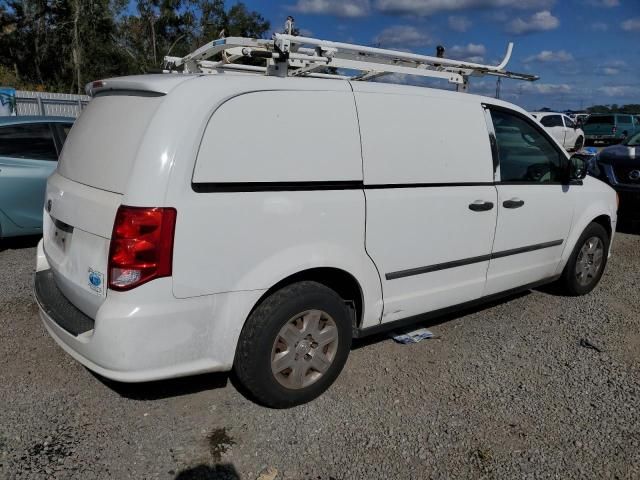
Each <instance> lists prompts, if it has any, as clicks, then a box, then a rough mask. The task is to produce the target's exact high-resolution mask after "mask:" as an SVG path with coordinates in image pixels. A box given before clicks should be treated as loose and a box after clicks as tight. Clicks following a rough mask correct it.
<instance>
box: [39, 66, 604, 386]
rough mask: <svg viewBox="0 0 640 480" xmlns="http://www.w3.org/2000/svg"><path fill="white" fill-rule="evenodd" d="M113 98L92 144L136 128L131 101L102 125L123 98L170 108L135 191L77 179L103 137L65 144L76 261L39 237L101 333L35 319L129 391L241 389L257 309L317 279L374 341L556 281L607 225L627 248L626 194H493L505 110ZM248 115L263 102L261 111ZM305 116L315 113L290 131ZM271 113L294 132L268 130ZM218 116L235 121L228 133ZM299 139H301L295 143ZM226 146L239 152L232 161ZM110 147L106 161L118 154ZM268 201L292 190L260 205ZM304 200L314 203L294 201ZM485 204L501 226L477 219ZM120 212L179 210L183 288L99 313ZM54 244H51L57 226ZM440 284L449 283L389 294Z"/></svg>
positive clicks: (224, 87) (55, 185) (430, 94)
mask: <svg viewBox="0 0 640 480" xmlns="http://www.w3.org/2000/svg"><path fill="white" fill-rule="evenodd" d="M147 79H148V81H147ZM106 84H107V85H108V86H109V88H110V89H113V90H114V91H113V92H110V96H105V97H101V96H98V98H97V100H100V102H96V103H95V105H94V106H96V108H95V109H94V110H95V112H100V113H101V115H102V118H101V119H100V115H98V116H97V117H96V119H99V120H100V121H99V122H93V120H91V117H90V116H87V117H86V118H85V119H89V120H88V121H87V124H86V125H87V126H86V128H87V129H89V127H91V125H93V124H94V123H104V122H116V121H120V122H123V124H125V126H126V124H127V122H135V121H136V120H135V119H136V118H137V117H136V116H135V115H134V114H133V112H128V109H129V108H133V107H134V106H135V105H137V104H136V102H135V101H132V102H130V103H128V104H127V103H126V102H124V103H123V102H121V101H120V99H119V100H117V101H116V103H114V104H113V107H115V106H118V107H120V109H118V108H112V106H108V107H106V108H104V109H103V108H102V107H101V105H103V104H106V103H107V102H108V101H109V99H112V100H113V99H118V98H119V97H118V90H119V89H123V90H127V92H128V93H127V96H126V97H123V98H137V97H136V93H135V92H136V91H151V92H156V93H157V94H161V96H152V97H141V98H145V99H149V98H150V99H152V100H153V101H154V102H155V103H154V105H153V109H154V110H153V114H152V115H150V116H149V118H147V119H145V120H144V125H143V127H144V128H141V127H142V125H139V124H136V126H135V128H134V130H136V129H137V130H136V131H137V132H138V134H137V135H138V137H136V138H135V139H133V138H132V139H129V140H127V142H129V143H127V145H129V146H128V147H127V149H128V153H130V154H131V155H132V157H131V160H130V162H129V163H127V165H126V168H127V174H126V176H119V177H118V178H115V177H110V176H107V175H105V176H103V177H99V176H100V175H102V174H101V173H100V172H101V169H96V171H94V173H91V170H90V169H86V171H85V170H83V166H82V158H86V152H88V151H90V149H91V148H92V145H93V144H94V141H93V139H92V135H93V134H95V126H94V127H91V129H90V130H91V131H88V132H85V133H86V136H85V135H79V134H78V135H74V136H72V137H70V139H71V140H73V143H74V144H75V145H71V146H70V147H69V148H67V149H66V150H65V155H66V156H67V157H68V162H67V166H71V165H74V169H76V167H75V166H77V171H74V172H70V171H66V170H64V169H66V168H67V167H64V168H61V169H60V170H59V172H58V173H57V174H54V175H53V176H52V177H51V178H50V180H49V185H48V190H47V200H52V210H51V215H50V218H52V219H56V220H59V221H60V222H64V223H65V224H67V225H69V226H71V227H73V237H72V240H71V243H72V247H73V248H72V249H71V250H67V251H65V252H62V253H61V252H60V251H56V250H55V243H54V242H53V240H52V237H51V233H47V230H45V238H44V242H43V245H41V247H40V248H39V251H38V266H37V269H38V271H43V270H47V269H51V270H53V273H54V278H55V279H56V283H57V286H58V287H59V289H60V290H61V291H62V293H63V294H64V296H65V297H66V298H68V299H69V300H70V301H71V303H73V304H74V305H76V306H77V307H78V308H79V309H80V310H81V311H83V312H84V313H85V314H87V315H88V316H89V317H91V318H92V319H93V320H94V322H95V324H94V328H93V330H91V331H89V332H86V333H84V334H81V335H79V336H73V335H71V334H69V333H67V332H66V331H64V330H62V329H61V328H60V327H59V326H58V324H56V322H55V321H54V320H52V319H51V318H50V317H49V315H48V314H47V313H45V311H46V309H45V308H41V316H42V318H43V321H44V323H45V325H46V327H47V329H48V331H49V332H50V333H51V334H52V336H53V337H54V338H55V339H56V341H57V342H58V343H60V345H62V347H63V348H64V349H65V350H66V351H68V352H69V353H70V354H71V355H73V356H74V357H75V358H76V359H78V360H79V361H81V362H82V363H83V364H85V365H87V366H88V367H89V368H91V369H93V370H95V371H97V372H98V373H100V374H102V375H105V376H107V377H109V378H114V379H116V380H121V381H144V380H153V379H159V378H167V377H174V376H181V375H188V374H192V373H201V372H205V371H219V370H228V369H229V368H231V366H232V364H233V358H234V355H235V348H236V344H237V341H238V338H239V335H240V332H241V330H242V327H243V325H244V322H245V321H246V319H247V317H248V315H249V313H250V312H251V311H252V309H253V308H254V307H255V305H256V303H257V302H258V301H259V299H260V298H261V297H262V296H263V295H264V294H265V292H266V291H267V290H268V289H270V288H272V287H274V286H275V285H276V284H278V283H279V282H281V281H283V280H285V279H287V278H288V277H290V276H292V275H295V274H297V273H299V272H304V271H307V270H312V269H316V268H320V267H323V268H333V269H338V270H340V271H342V272H346V273H348V274H349V275H350V276H352V277H353V278H354V279H355V280H356V282H357V284H358V288H359V290H360V292H361V296H362V298H361V300H362V315H361V318H360V319H359V323H358V325H357V326H358V327H361V328H366V327H371V326H376V325H378V324H380V323H381V322H389V321H393V320H396V319H401V318H405V317H409V316H412V315H414V314H419V313H423V312H427V311H431V310H437V309H440V308H445V307H449V306H452V305H455V304H459V303H463V302H466V301H469V300H474V299H477V298H479V297H481V296H482V295H487V294H489V293H490V292H493V291H500V290H501V289H504V290H506V289H511V288H514V287H517V286H520V285H524V284H526V283H529V281H530V280H531V281H536V280H540V279H543V278H546V277H547V276H548V275H553V274H557V273H558V272H559V271H561V270H562V268H563V265H564V263H566V261H567V259H568V256H569V255H570V253H571V250H572V249H573V246H574V244H575V242H576V240H577V238H578V236H579V235H580V233H581V232H582V230H583V229H584V228H585V226H586V225H588V223H589V222H590V221H592V220H593V219H594V218H596V217H598V216H601V215H606V216H607V217H609V218H610V219H611V222H612V224H613V227H614V229H615V209H616V207H615V193H613V190H611V189H610V188H609V187H607V186H606V185H604V184H603V183H601V182H598V181H597V180H593V179H589V178H588V179H585V181H584V185H582V186H578V185H576V186H572V187H570V188H568V190H567V191H566V192H565V191H563V190H562V189H561V187H559V188H558V189H556V191H555V193H552V194H551V195H548V196H545V195H542V194H541V193H540V192H537V191H536V189H535V188H530V189H529V190H527V189H526V188H525V186H513V188H511V186H506V185H496V184H494V181H495V180H499V178H498V179H494V165H493V164H494V162H493V159H492V154H491V148H490V144H489V135H488V131H487V126H486V121H485V117H484V112H483V110H482V106H481V104H482V103H490V104H497V105H500V106H502V107H504V108H510V109H513V110H515V111H518V112H520V113H523V112H522V110H521V109H518V108H517V107H514V106H512V105H510V104H507V103H505V102H500V101H497V100H494V99H485V98H480V97H475V96H472V95H462V94H456V93H453V92H444V91H436V90H429V89H423V88H416V87H404V86H393V85H382V84H358V83H354V84H353V90H352V85H351V84H349V83H348V82H345V81H338V80H317V79H294V78H276V77H258V76H242V75H233V74H229V73H222V74H220V75H210V76H188V75H179V76H172V75H166V76H150V77H132V78H125V79H113V80H107V81H106ZM354 92H355V93H354ZM145 95H146V94H145ZM276 97H277V99H278V100H277V101H274V99H275V98H276ZM250 98H253V99H258V98H259V100H258V101H256V102H253V101H251V102H248V103H247V102H246V100H247V99H250ZM101 99H102V100H101ZM299 99H302V100H301V101H302V102H307V103H306V105H307V107H312V108H313V109H314V111H313V112H309V111H305V114H304V116H301V114H299V115H298V118H297V119H296V120H298V119H299V120H300V121H299V122H292V121H291V118H290V117H291V115H293V114H295V113H296V112H297V110H296V100H299ZM94 101H95V100H94ZM234 103H235V105H234ZM274 104H275V106H274ZM267 105H271V107H269V108H270V110H269V111H264V109H265V108H267ZM98 107H100V109H99V110H98ZM227 107H233V108H232V109H231V110H226V109H227ZM236 107H237V110H235V113H234V109H236ZM277 108H279V109H280V112H281V113H280V114H281V115H284V116H285V118H282V117H278V115H275V116H274V111H275V110H276V109H277ZM252 109H254V110H255V111H253V110H252ZM218 111H219V112H218ZM336 112H338V113H336ZM356 112H357V115H356ZM129 113H131V115H129ZM218 113H221V114H224V115H226V117H224V118H223V117H221V123H218V119H217V118H216V115H217V114H218ZM252 114H253V115H255V119H257V120H255V121H253V120H251V119H249V120H247V125H250V126H251V128H250V129H248V130H247V131H238V128H236V127H234V128H231V127H233V126H234V125H238V118H241V119H243V118H244V119H246V118H250V117H251V115H252ZM92 115H93V114H92ZM83 122H84V120H83V118H82V117H81V118H80V119H79V120H78V123H77V124H76V126H74V129H75V128H76V127H78V125H80V126H79V127H78V130H77V132H81V131H83V129H85V127H84V126H83ZM252 122H254V123H252ZM460 122H463V124H464V129H465V134H464V138H463V139H462V140H461V137H460V125H461V124H460ZM452 125H455V128H453V127H452ZM208 126H210V127H211V128H214V130H211V131H208ZM300 126H303V127H304V128H302V129H301V128H300ZM259 127H261V128H259ZM114 128H115V127H114ZM225 129H227V130H225ZM291 130H295V131H296V132H301V133H298V134H296V135H295V138H289V137H288V132H289V131H291ZM220 132H222V133H223V135H222V136H223V137H224V138H226V139H229V138H230V137H231V138H232V140H233V141H232V142H230V144H229V145H227V144H225V143H224V141H223V140H221V139H219V138H217V134H218V133H220ZM210 134H211V136H209V135H210ZM112 140H113V141H117V139H112ZM134 140H135V141H134ZM134 144H136V145H135V147H134V146H133V145H134ZM100 145H102V144H100ZM123 145H124V144H123ZM103 147H104V148H105V151H104V152H100V155H101V156H102V155H103V154H104V153H107V154H108V153H109V152H111V151H112V150H109V149H110V148H112V147H109V146H108V145H106V144H104V145H103ZM117 148H119V147H113V149H114V150H113V151H115V150H117ZM133 150H135V152H134V151H133ZM401 167H402V168H401ZM123 168H124V166H123ZM497 171H498V172H499V169H498V170H497ZM96 172H97V173H96ZM65 174H66V175H65ZM121 174H122V172H118V175H121ZM92 175H93V177H92ZM96 175H98V177H96ZM114 175H115V174H114ZM74 179H75V181H74ZM265 182H267V183H268V182H274V183H276V184H279V186H278V187H277V188H271V189H269V188H266V189H260V188H255V189H252V188H253V187H252V185H254V184H256V183H259V184H260V183H265ZM296 182H305V184H304V185H303V186H301V187H300V188H297V187H296V186H295V183H296ZM314 182H315V183H314ZM326 182H329V185H327V184H326ZM331 182H342V183H338V184H336V185H333V186H332V185H331ZM291 183H293V184H294V188H289V187H291V185H289V184H291ZM316 183H317V184H318V185H316ZM343 183H344V185H343ZM402 184H419V185H408V186H404V185H402ZM88 185H99V187H100V188H95V187H91V186H88ZM400 187H403V188H400ZM507 187H509V188H507ZM114 192H118V193H114ZM513 196H518V197H523V199H525V200H526V201H527V202H526V205H527V206H530V210H527V215H526V216H525V215H522V216H520V217H517V216H516V215H515V214H516V213H518V214H521V213H523V212H524V211H525V210H524V209H519V210H514V211H512V212H509V215H507V214H506V213H505V212H503V209H502V208H501V207H500V205H501V202H502V201H503V199H505V198H511V197H513ZM476 201H481V202H491V203H493V204H494V206H493V207H492V208H491V209H489V210H487V211H472V210H470V209H469V205H470V204H473V203H475V202H476ZM120 205H129V206H140V207H171V208H175V209H176V211H177V220H176V231H175V238H174V247H173V272H172V276H171V277H167V278H159V279H155V280H152V281H151V282H149V283H146V284H144V285H142V286H139V287H137V288H135V289H133V290H131V291H127V292H115V291H112V290H106V291H105V292H104V294H101V295H97V294H96V292H95V291H91V290H90V289H89V288H88V285H87V277H86V274H87V268H95V269H98V270H100V271H101V270H102V269H105V272H104V273H106V265H107V260H108V259H107V257H108V250H109V243H110V237H111V233H112V229H113V221H114V217H115V214H116V211H117V209H118V206H120ZM511 214H513V215H511ZM529 214H531V215H529ZM45 216H47V215H45ZM525 217H526V218H525ZM532 219H534V220H533V221H532ZM51 223H53V220H51ZM48 231H49V232H53V233H54V236H55V230H53V229H52V227H51V226H50V225H49V229H48ZM494 233H495V239H494ZM556 237H557V238H556ZM560 238H562V240H563V244H562V246H560V247H558V248H557V249H548V250H547V251H545V252H544V253H541V252H538V253H536V254H535V255H534V256H528V255H529V253H526V254H523V255H516V256H513V257H512V259H509V261H508V262H503V261H501V260H503V259H497V260H496V259H493V260H489V258H490V257H491V255H492V253H494V252H496V251H498V249H509V248H517V247H519V246H521V243H522V242H524V243H525V244H530V243H534V242H544V241H546V240H547V239H553V240H555V239H560ZM474 257H478V258H479V259H478V260H476V261H473V262H471V263H467V264H465V265H461V266H457V267H456V266H451V265H450V266H446V265H445V266H444V267H443V266H442V265H443V264H447V263H449V262H456V261H458V260H460V259H469V258H474ZM434 265H440V267H442V268H440V267H439V268H438V269H435V270H433V271H429V272H426V273H423V274H418V275H411V276H406V277H400V278H395V279H393V280H388V279H387V278H386V274H389V273H394V272H396V273H397V272H401V271H403V270H410V269H413V268H420V267H430V266H434ZM487 273H488V274H489V277H488V278H489V280H488V281H487ZM538 277H539V278H538ZM105 281H106V275H105Z"/></svg>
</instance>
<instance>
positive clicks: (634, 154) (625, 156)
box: [598, 144, 640, 167]
mask: <svg viewBox="0 0 640 480" xmlns="http://www.w3.org/2000/svg"><path fill="white" fill-rule="evenodd" d="M598 161H599V162H601V163H607V164H609V165H616V166H619V167H634V166H640V147H629V146H627V145H622V144H620V145H612V146H611V147H607V148H605V149H603V150H602V151H601V152H600V154H599V155H598Z"/></svg>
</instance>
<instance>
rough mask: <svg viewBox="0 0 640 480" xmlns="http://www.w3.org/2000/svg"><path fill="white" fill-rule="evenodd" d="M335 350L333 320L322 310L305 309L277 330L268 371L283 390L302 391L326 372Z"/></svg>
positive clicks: (335, 341) (335, 331)
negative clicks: (284, 388) (269, 370)
mask: <svg viewBox="0 0 640 480" xmlns="http://www.w3.org/2000/svg"><path fill="white" fill-rule="evenodd" d="M337 350H338V328H337V327H336V323H335V321H334V320H333V318H331V316H330V315H329V314H328V313H326V312H324V311H322V310H307V311H305V312H302V313H300V314H298V315H296V316H295V317H293V318H291V319H290V320H289V321H288V322H286V323H285V324H284V325H283V327H282V328H281V329H280V332H279V333H278V335H277V337H276V339H275V341H274V344H273V348H272V350H271V372H272V373H273V376H274V377H275V379H276V380H277V381H278V383H280V384H281V385H282V386H284V387H286V388H291V389H300V388H305V387H308V386H309V385H311V384H313V383H315V382H317V381H318V380H319V379H320V378H321V377H322V376H323V375H324V374H325V373H326V371H327V370H328V369H329V367H330V366H331V364H332V363H333V360H334V359H335V356H336V352H337Z"/></svg>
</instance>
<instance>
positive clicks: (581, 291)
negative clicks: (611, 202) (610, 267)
mask: <svg viewBox="0 0 640 480" xmlns="http://www.w3.org/2000/svg"><path fill="white" fill-rule="evenodd" d="M608 253H609V235H608V234H607V231H606V230H605V229H604V227H603V226H602V225H600V224H598V223H591V224H590V225H589V226H588V227H587V228H586V229H585V230H584V232H582V235H580V238H579V239H578V242H577V243H576V246H575V247H574V249H573V252H572V253H571V257H569V261H568V262H567V265H566V266H565V268H564V271H563V272H562V277H561V278H560V280H559V283H560V286H561V287H562V288H563V290H564V291H565V292H566V293H568V294H569V295H575V296H578V295H586V294H587V293H589V292H590V291H591V290H593V289H594V288H595V287H596V285H597V284H598V282H599V281H600V278H601V277H602V274H603V273H604V268H605V266H606V264H607V256H608Z"/></svg>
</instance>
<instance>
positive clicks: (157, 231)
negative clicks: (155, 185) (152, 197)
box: [108, 206, 176, 291]
mask: <svg viewBox="0 0 640 480" xmlns="http://www.w3.org/2000/svg"><path fill="white" fill-rule="evenodd" d="M175 226H176V210H175V208H144V207H127V206H120V207H119V208H118V212H117V213H116V219H115V222H114V224H113V235H111V245H110V246H109V267H108V270H109V288H111V289H112V290H119V291H124V290H131V289H132V288H135V287H138V286H140V285H142V284H143V283H146V282H148V281H150V280H153V279H154V278H160V277H170V276H171V264H172V261H173V235H174V232H175Z"/></svg>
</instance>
